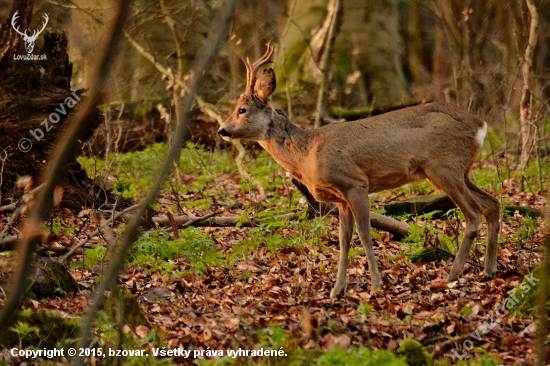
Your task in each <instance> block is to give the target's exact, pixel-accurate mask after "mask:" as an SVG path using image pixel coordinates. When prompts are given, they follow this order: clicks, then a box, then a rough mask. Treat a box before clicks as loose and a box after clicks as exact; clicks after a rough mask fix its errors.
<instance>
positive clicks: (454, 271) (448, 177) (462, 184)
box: [424, 168, 482, 281]
mask: <svg viewBox="0 0 550 366" xmlns="http://www.w3.org/2000/svg"><path fill="white" fill-rule="evenodd" d="M455 171H460V170H457V169H446V170H444V171H443V172H442V171H441V168H439V169H438V171H437V173H435V169H434V170H433V171H432V170H430V169H424V172H425V173H426V176H427V177H428V178H429V179H430V180H431V181H433V182H434V183H435V184H436V185H437V186H438V187H440V188H441V190H443V192H445V193H446V194H447V195H448V196H449V198H450V199H452V200H453V202H454V203H456V205H457V206H458V208H460V210H461V211H462V213H463V214H464V219H465V220H466V231H465V232H464V236H463V238H462V242H461V243H460V247H459V249H458V252H457V253H456V258H455V260H454V262H453V266H452V267H451V272H450V273H449V281H454V280H456V279H457V278H458V276H459V275H460V274H461V273H462V270H463V269H464V264H465V263H466V259H467V258H468V254H469V253H470V248H471V246H472V242H473V240H474V239H475V238H476V236H477V230H478V228H479V224H480V223H481V214H482V209H481V205H480V204H479V203H478V200H477V194H476V196H474V193H473V192H472V191H471V190H470V188H469V187H468V185H467V183H466V181H465V176H464V175H463V173H461V174H460V175H458V174H456V173H455V174H453V173H451V172H455Z"/></svg>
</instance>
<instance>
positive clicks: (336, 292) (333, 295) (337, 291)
mask: <svg viewBox="0 0 550 366" xmlns="http://www.w3.org/2000/svg"><path fill="white" fill-rule="evenodd" d="M344 292H345V286H338V285H336V286H334V288H333V289H332V291H331V292H330V298H331V299H335V298H337V297H338V296H340V295H344Z"/></svg>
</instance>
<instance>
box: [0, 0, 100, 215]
mask: <svg viewBox="0 0 550 366" xmlns="http://www.w3.org/2000/svg"><path fill="white" fill-rule="evenodd" d="M33 6H34V1H33V0H16V1H15V2H14V3H13V6H12V8H11V11H10V12H9V14H8V16H7V17H6V18H5V19H4V21H3V22H2V24H1V25H0V80H2V82H1V83H0V136H2V138H1V145H0V146H1V149H3V150H4V151H1V152H3V153H4V152H5V154H6V155H7V158H6V159H5V164H4V170H3V173H2V179H1V180H0V181H1V182H2V186H1V187H0V191H6V190H9V189H11V188H13V187H14V184H15V182H16V181H17V179H18V177H20V176H24V175H28V176H32V177H35V178H36V177H38V175H39V172H40V171H42V170H43V169H44V168H45V166H46V165H47V164H48V163H49V160H48V156H49V152H50V151H51V149H52V147H53V146H52V144H53V141H54V140H56V138H57V137H58V136H59V135H60V134H62V133H63V130H64V126H63V125H64V124H65V122H66V120H67V117H68V116H69V115H70V114H71V112H72V111H73V109H76V108H77V105H78V103H81V99H82V98H83V96H82V91H72V90H71V86H70V83H71V76H72V68H73V66H72V63H71V62H70V61H69V56H68V55H67V37H66V36H65V33H63V32H62V31H59V30H56V29H53V28H54V27H53V26H52V25H51V22H52V21H51V20H50V21H49V23H48V24H47V25H46V28H45V30H44V32H43V36H39V37H38V39H37V42H36V45H35V47H34V50H33V52H32V53H31V54H32V55H35V56H38V57H44V58H45V59H43V60H21V59H16V57H17V55H27V52H26V50H25V43H24V42H23V39H22V38H21V36H20V35H19V34H17V33H16V32H15V31H14V29H13V28H12V25H11V22H12V17H13V15H14V14H15V12H16V11H17V12H18V17H17V20H16V24H17V26H19V29H20V30H21V31H22V32H24V30H25V29H28V28H29V24H30V23H31V19H32V16H33ZM38 16H39V15H38V14H35V17H38ZM30 29H32V30H34V28H33V27H31V28H30ZM42 41H43V42H42ZM99 122H100V120H99V117H97V118H94V119H93V120H91V121H90V123H91V124H99ZM91 130H93V129H91ZM87 137H88V136H87ZM69 167H70V169H69V172H68V174H67V175H66V176H65V178H64V191H65V198H66V201H65V203H66V204H68V205H69V206H76V207H79V206H81V205H82V203H83V200H85V199H86V197H87V196H88V195H89V185H90V184H91V181H90V180H89V179H88V177H87V176H86V174H85V172H84V171H83V170H82V168H81V167H80V164H78V163H77V162H76V160H74V159H73V160H72V161H71V162H70V163H69ZM67 195H68V196H67Z"/></svg>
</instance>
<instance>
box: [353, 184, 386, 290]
mask: <svg viewBox="0 0 550 366" xmlns="http://www.w3.org/2000/svg"><path fill="white" fill-rule="evenodd" d="M348 196H349V197H348V202H349V205H350V208H351V211H352V213H353V216H354V218H355V223H356V224H357V232H358V233H359V237H360V238H361V242H362V243H363V246H364V247H365V252H366V253H367V262H368V263H369V270H370V277H371V281H372V291H373V292H379V291H381V290H382V277H380V273H379V272H378V265H377V264H376V258H375V257H374V251H373V250H372V236H371V231H370V230H371V227H370V202H369V191H368V188H366V187H361V188H354V189H352V190H351V191H350V192H349V194H348Z"/></svg>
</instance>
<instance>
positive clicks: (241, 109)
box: [237, 108, 246, 114]
mask: <svg viewBox="0 0 550 366" xmlns="http://www.w3.org/2000/svg"><path fill="white" fill-rule="evenodd" d="M237 112H238V113H239V114H245V113H246V108H239V110H238V111H237Z"/></svg>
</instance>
